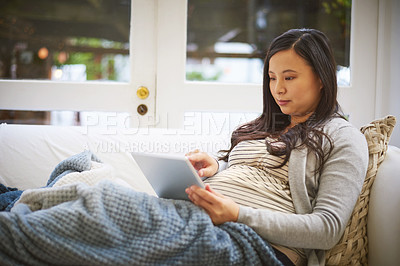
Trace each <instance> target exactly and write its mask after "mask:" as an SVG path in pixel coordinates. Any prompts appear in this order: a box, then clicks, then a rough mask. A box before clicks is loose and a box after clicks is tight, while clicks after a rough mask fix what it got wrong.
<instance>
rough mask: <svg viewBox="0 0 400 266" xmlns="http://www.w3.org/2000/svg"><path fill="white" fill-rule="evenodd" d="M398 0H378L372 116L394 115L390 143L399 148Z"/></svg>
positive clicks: (399, 34)
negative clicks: (374, 95)
mask: <svg viewBox="0 0 400 266" xmlns="http://www.w3.org/2000/svg"><path fill="white" fill-rule="evenodd" d="M399 14H400V1H398V0H386V1H379V24H378V60H377V61H378V62H377V84H376V110H375V116H376V118H379V117H383V116H386V115H388V114H391V115H394V116H396V118H397V125H396V127H395V129H394V131H393V133H392V136H391V140H390V142H389V143H390V144H392V145H395V146H398V147H400V81H399V77H400V50H399V48H400V45H399V44H400V16H399Z"/></svg>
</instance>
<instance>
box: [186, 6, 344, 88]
mask: <svg viewBox="0 0 400 266" xmlns="http://www.w3.org/2000/svg"><path fill="white" fill-rule="evenodd" d="M350 15H351V0H297V1H294V0H219V1H211V0H188V18H187V62H186V79H187V80H193V81H194V80H197V81H202V80H207V81H218V82H245V83H261V81H262V65H263V60H262V59H263V58H264V57H265V52H266V49H267V47H268V45H269V43H270V42H271V41H272V39H273V38H275V37H276V36H278V35H279V34H281V33H283V32H285V31H287V30H289V29H291V28H314V29H319V30H321V31H323V32H324V33H325V34H326V35H327V36H328V37H329V38H330V40H331V42H332V46H333V48H334V52H335V57H336V61H337V64H338V82H339V85H349V84H350V72H349V54H350V19H351V17H350Z"/></svg>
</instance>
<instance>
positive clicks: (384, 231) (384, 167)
mask: <svg viewBox="0 0 400 266" xmlns="http://www.w3.org/2000/svg"><path fill="white" fill-rule="evenodd" d="M399 190H400V149H399V148H397V147H394V146H389V148H388V151H387V153H386V157H385V160H384V161H383V162H382V164H381V165H380V166H379V168H378V173H377V175H376V179H375V181H374V184H373V186H372V188H371V195H370V202H369V213H368V222H367V227H368V240H369V250H368V252H369V254H368V264H369V265H370V266H374V265H397V264H398V263H399V261H400V252H399V247H400V208H399V206H400V193H399Z"/></svg>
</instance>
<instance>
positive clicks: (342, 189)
mask: <svg viewBox="0 0 400 266" xmlns="http://www.w3.org/2000/svg"><path fill="white" fill-rule="evenodd" d="M324 132H325V133H326V134H328V135H329V136H330V138H331V139H332V140H333V145H334V148H333V150H332V152H331V154H330V156H329V158H328V159H327V160H326V162H325V165H324V166H323V168H322V171H321V172H320V173H318V174H315V173H314V170H315V169H316V167H317V161H316V158H315V155H314V154H313V153H308V152H307V150H306V149H305V148H302V149H300V148H299V149H295V150H293V151H292V152H291V155H290V159H289V173H288V175H289V185H290V192H291V194H292V198H293V203H294V207H295V210H296V214H286V213H280V212H274V211H270V210H264V209H253V208H250V207H244V206H240V210H239V218H238V222H240V223H243V224H247V225H249V226H250V227H252V228H253V229H254V230H255V231H256V232H257V233H258V234H259V235H261V236H262V237H263V238H264V239H266V240H268V241H269V242H270V243H275V244H279V245H283V246H288V247H296V248H304V249H305V250H306V254H307V257H308V265H324V264H325V252H324V250H328V249H331V248H332V247H334V246H335V244H336V243H337V242H338V241H339V240H340V238H341V236H342V235H343V233H344V230H345V228H346V225H347V223H348V221H349V219H350V216H351V213H352V211H353V208H354V205H355V203H356V201H357V198H358V196H359V194H360V191H361V188H362V185H363V181H364V179H365V174H366V171H367V166H368V147H367V143H366V140H365V137H364V135H363V134H362V133H361V132H360V131H359V130H358V129H356V128H355V127H353V126H352V125H351V124H350V123H349V122H347V121H346V120H344V119H341V118H332V119H331V120H330V121H329V122H328V123H327V124H326V125H325V126H324ZM328 147H329V146H328V143H327V142H325V143H324V144H323V148H324V150H326V149H328Z"/></svg>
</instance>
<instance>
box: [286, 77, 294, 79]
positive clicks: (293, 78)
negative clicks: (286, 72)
mask: <svg viewBox="0 0 400 266" xmlns="http://www.w3.org/2000/svg"><path fill="white" fill-rule="evenodd" d="M293 79H294V77H286V78H285V80H293Z"/></svg>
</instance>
